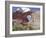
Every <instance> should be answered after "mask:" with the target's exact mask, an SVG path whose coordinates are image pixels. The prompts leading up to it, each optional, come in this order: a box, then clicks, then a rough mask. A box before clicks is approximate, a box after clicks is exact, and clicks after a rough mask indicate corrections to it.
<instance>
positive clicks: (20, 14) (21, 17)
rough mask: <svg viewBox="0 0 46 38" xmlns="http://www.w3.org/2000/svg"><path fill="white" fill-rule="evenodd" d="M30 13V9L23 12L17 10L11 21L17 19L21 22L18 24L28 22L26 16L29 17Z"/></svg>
mask: <svg viewBox="0 0 46 38" xmlns="http://www.w3.org/2000/svg"><path fill="white" fill-rule="evenodd" d="M23 12H24V13H23ZM31 14H32V12H31V11H30V9H27V10H26V9H23V11H20V10H19V9H18V10H17V11H16V12H15V13H13V19H15V20H16V19H17V20H20V21H21V22H19V23H26V22H29V19H30V18H27V16H28V15H30V16H31Z"/></svg>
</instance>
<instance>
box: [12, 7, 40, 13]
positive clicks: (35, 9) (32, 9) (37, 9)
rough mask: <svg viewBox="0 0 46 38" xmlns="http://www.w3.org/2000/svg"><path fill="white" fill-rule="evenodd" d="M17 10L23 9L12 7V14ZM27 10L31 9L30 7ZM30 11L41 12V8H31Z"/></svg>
mask: <svg viewBox="0 0 46 38" xmlns="http://www.w3.org/2000/svg"><path fill="white" fill-rule="evenodd" d="M17 8H21V7H12V12H15V11H16V9H17ZM22 8H23V7H22ZM27 8H29V7H27ZM30 9H31V11H32V12H36V11H40V8H30Z"/></svg>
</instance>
